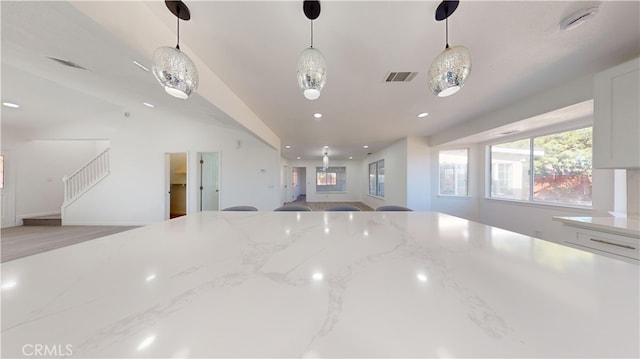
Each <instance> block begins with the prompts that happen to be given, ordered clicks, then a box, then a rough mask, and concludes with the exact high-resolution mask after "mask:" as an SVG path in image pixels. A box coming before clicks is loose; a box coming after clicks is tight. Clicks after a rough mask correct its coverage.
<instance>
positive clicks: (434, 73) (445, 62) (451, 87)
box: [428, 46, 471, 97]
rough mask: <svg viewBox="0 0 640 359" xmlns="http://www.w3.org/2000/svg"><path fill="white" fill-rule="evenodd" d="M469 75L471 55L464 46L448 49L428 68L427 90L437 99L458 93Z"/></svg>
mask: <svg viewBox="0 0 640 359" xmlns="http://www.w3.org/2000/svg"><path fill="white" fill-rule="evenodd" d="M470 73H471V55H470V54H469V50H467V48H466V47H464V46H454V47H448V48H446V49H445V50H444V51H443V52H441V53H440V55H438V56H437V57H436V58H435V60H433V63H431V67H430V68H429V74H428V76H429V88H431V91H433V93H434V94H436V95H438V96H439V97H446V96H450V95H453V94H454V93H456V92H458V91H459V90H460V88H461V87H462V85H463V84H464V82H465V81H466V79H467V77H469V74H470Z"/></svg>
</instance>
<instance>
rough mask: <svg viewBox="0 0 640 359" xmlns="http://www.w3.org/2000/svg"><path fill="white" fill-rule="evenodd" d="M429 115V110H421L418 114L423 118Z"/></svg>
mask: <svg viewBox="0 0 640 359" xmlns="http://www.w3.org/2000/svg"><path fill="white" fill-rule="evenodd" d="M427 116H429V113H428V112H421V113H419V114H418V117H419V118H423V117H427Z"/></svg>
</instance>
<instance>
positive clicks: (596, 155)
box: [593, 59, 640, 168]
mask: <svg viewBox="0 0 640 359" xmlns="http://www.w3.org/2000/svg"><path fill="white" fill-rule="evenodd" d="M594 85H595V86H594V120H593V166H594V167H595V168H640V59H634V60H632V61H629V62H626V63H624V64H622V65H619V66H616V67H614V68H611V69H609V70H607V71H604V72H601V73H599V74H598V75H596V77H595V83H594Z"/></svg>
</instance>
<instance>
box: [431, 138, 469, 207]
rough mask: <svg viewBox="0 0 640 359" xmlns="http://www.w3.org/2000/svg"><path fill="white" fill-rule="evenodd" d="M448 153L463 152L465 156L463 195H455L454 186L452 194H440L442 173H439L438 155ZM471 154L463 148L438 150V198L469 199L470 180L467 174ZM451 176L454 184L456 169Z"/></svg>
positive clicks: (466, 148) (467, 149)
mask: <svg viewBox="0 0 640 359" xmlns="http://www.w3.org/2000/svg"><path fill="white" fill-rule="evenodd" d="M449 151H465V155H466V166H465V167H466V169H465V190H464V194H457V193H456V187H457V186H455V185H454V194H446V193H442V173H441V172H440V171H441V170H442V168H441V165H440V154H441V153H442V152H449ZM470 152H471V150H470V149H469V148H468V147H465V148H449V149H442V150H438V197H446V198H468V197H469V179H470V174H469V153H470ZM453 176H454V182H455V181H456V180H457V172H456V169H455V168H454V169H453Z"/></svg>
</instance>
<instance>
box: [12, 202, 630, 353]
mask: <svg viewBox="0 0 640 359" xmlns="http://www.w3.org/2000/svg"><path fill="white" fill-rule="evenodd" d="M639 285H640V276H639V267H638V265H634V264H631V263H626V262H623V261H618V260H615V259H612V258H607V257H604V256H599V255H596V254H593V253H589V252H585V251H581V250H578V249H575V248H570V247H567V246H563V245H560V244H556V243H551V242H547V241H544V240H540V239H536V238H532V237H527V236H523V235H520V234H516V233H513V232H509V231H505V230H502V229H499V228H495V227H491V226H487V225H483V224H479V223H475V222H471V221H467V220H464V219H460V218H457V217H452V216H449V215H445V214H441V213H435V212H387V213H385V212H297V213H296V212H201V213H195V214H189V215H187V216H185V217H180V218H177V219H174V220H171V221H166V222H162V223H156V224H152V225H148V226H145V227H141V228H138V229H134V230H131V231H127V232H122V233H118V234H115V235H111V236H108V237H104V238H101V239H97V240H93V241H89V242H84V243H81V244H77V245H73V246H69V247H65V248H61V249H58V250H54V251H51V252H46V253H42V254H38V255H34V256H31V257H26V258H22V259H18V260H15V261H10V262H7V263H3V264H2V288H3V289H2V332H1V335H2V338H1V339H2V353H1V354H2V357H26V356H32V355H29V354H32V353H33V352H34V351H35V349H36V348H38V347H37V346H36V345H41V347H39V348H48V349H49V350H50V351H54V350H55V351H56V354H57V356H67V357H78V358H98V357H110V358H133V357H172V358H173V357H176V358H177V357H180V358H183V357H184V358H186V357H200V358H201V357H206V358H214V357H242V358H247V357H263V358H264V357H270V358H274V357H278V358H294V357H303V358H316V357H318V358H319V357H323V358H326V357H331V358H336V357H341V358H354V357H359V358H362V357H385V358H389V357H429V358H432V357H463V356H466V357H509V358H515V357H536V358H542V357H554V358H555V357H581V358H583V357H607V358H611V357H638V356H639V355H640V339H639V338H640V330H639V322H640V316H639V306H638V303H639V302H640V297H639Z"/></svg>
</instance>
